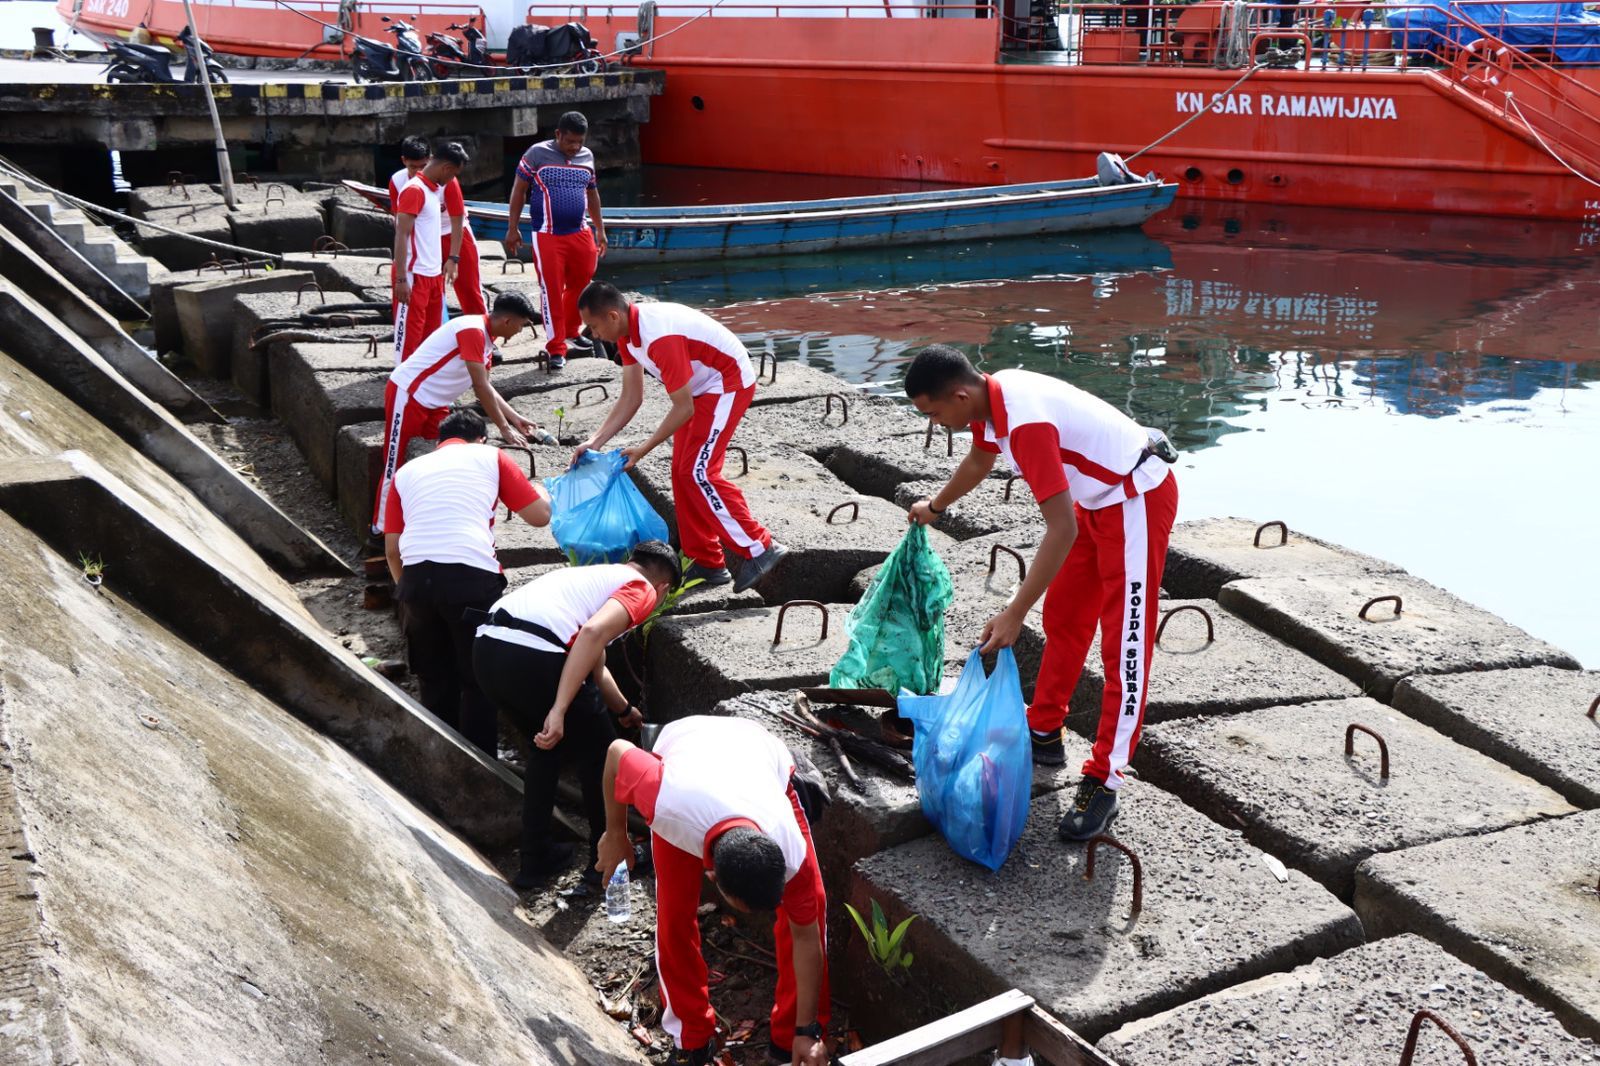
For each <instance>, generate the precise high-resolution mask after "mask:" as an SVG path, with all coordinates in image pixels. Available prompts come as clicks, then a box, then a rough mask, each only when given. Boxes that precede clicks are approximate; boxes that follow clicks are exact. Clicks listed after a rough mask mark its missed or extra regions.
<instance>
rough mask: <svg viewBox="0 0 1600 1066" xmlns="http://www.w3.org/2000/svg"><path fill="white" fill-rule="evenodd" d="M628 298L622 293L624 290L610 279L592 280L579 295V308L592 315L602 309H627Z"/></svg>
mask: <svg viewBox="0 0 1600 1066" xmlns="http://www.w3.org/2000/svg"><path fill="white" fill-rule="evenodd" d="M627 309H628V298H627V297H626V296H624V295H622V290H621V289H619V288H617V287H616V286H615V285H613V284H611V283H610V282H609V281H591V282H589V284H587V285H585V286H584V287H583V292H582V294H581V295H579V297H578V310H580V311H587V312H589V313H590V314H591V315H593V314H598V313H599V312H601V311H626V310H627Z"/></svg>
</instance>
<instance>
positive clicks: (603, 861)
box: [594, 829, 633, 878]
mask: <svg viewBox="0 0 1600 1066" xmlns="http://www.w3.org/2000/svg"><path fill="white" fill-rule="evenodd" d="M595 855H596V860H595V864H594V868H595V869H596V870H599V871H600V872H601V873H602V874H604V875H605V876H606V877H607V878H609V877H610V876H611V875H612V874H613V873H615V872H616V869H617V867H618V866H620V865H622V864H623V863H627V864H628V869H629V870H632V869H633V841H631V840H629V839H628V832H627V830H625V829H607V830H606V831H605V832H604V833H602V834H601V835H600V842H599V843H598V844H596V845H595Z"/></svg>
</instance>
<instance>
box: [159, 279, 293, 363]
mask: <svg viewBox="0 0 1600 1066" xmlns="http://www.w3.org/2000/svg"><path fill="white" fill-rule="evenodd" d="M200 276H201V277H202V278H204V279H206V280H203V281H193V282H190V283H188V284H186V285H180V286H178V287H177V288H175V289H174V290H173V293H172V299H173V308H174V310H175V312H176V313H177V318H178V330H179V335H180V336H181V337H182V342H183V353H184V355H185V356H187V357H188V359H189V361H190V362H192V363H193V364H194V365H195V366H196V367H197V368H198V369H199V371H200V373H201V374H203V375H205V376H206V377H208V378H223V379H226V378H228V377H229V376H230V374H231V370H232V367H231V365H230V364H231V362H232V357H233V326H234V310H233V301H234V300H235V299H236V298H237V297H240V296H243V295H244V294H245V293H251V292H293V291H294V290H295V289H297V288H299V287H300V286H301V285H304V284H306V283H307V282H309V281H312V280H313V279H312V277H311V275H310V274H307V273H304V272H302V271H298V270H272V271H258V272H255V273H253V274H250V275H249V276H245V275H242V274H237V273H235V274H231V275H228V274H222V273H218V272H207V273H205V274H202V275H200Z"/></svg>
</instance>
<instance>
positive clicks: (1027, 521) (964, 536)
mask: <svg viewBox="0 0 1600 1066" xmlns="http://www.w3.org/2000/svg"><path fill="white" fill-rule="evenodd" d="M996 465H998V464H996ZM1007 480H1008V479H1006V478H994V477H990V478H985V479H984V480H983V482H982V484H980V485H979V486H978V487H977V488H975V489H973V490H972V491H971V492H969V493H967V494H966V495H965V496H963V497H961V499H960V500H958V501H957V502H956V503H955V504H953V505H952V506H951V507H950V509H949V510H948V511H946V512H945V513H944V514H943V515H942V516H940V518H939V521H937V522H935V523H934V526H933V528H935V529H937V530H940V531H941V532H944V533H948V534H949V535H950V536H952V537H954V538H955V539H956V540H971V539H972V538H973V537H985V536H988V535H989V534H991V533H1009V534H1011V535H1013V536H1014V537H1017V538H1019V539H1026V540H1028V541H1029V542H1030V543H1038V539H1039V538H1040V537H1042V536H1044V518H1043V517H1041V516H1040V514H1039V505H1038V504H1036V503H1034V501H1033V493H1031V492H1029V491H1028V486H1027V485H1025V484H1023V482H1022V479H1021V478H1018V479H1017V480H1016V482H1015V484H1013V485H1012V486H1011V494H1010V498H1009V499H1008V498H1007V497H1006V482H1007ZM943 487H944V478H940V479H938V480H936V481H908V482H906V483H905V484H902V485H898V486H896V487H895V490H894V497H893V499H894V503H895V506H896V507H903V508H907V509H909V508H910V507H911V505H912V504H914V503H916V502H917V501H918V500H929V499H932V498H933V494H934V493H936V492H938V491H939V490H940V489H941V488H943Z"/></svg>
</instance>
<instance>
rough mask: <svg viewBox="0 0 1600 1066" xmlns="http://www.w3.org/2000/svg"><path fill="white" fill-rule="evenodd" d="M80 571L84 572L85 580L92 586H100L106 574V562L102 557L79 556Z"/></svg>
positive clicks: (83, 554) (81, 553)
mask: <svg viewBox="0 0 1600 1066" xmlns="http://www.w3.org/2000/svg"><path fill="white" fill-rule="evenodd" d="M78 569H80V570H82V571H83V579H84V580H85V581H87V582H88V583H89V584H91V585H99V584H100V580H101V578H102V576H103V575H104V574H105V572H106V564H105V560H103V559H101V558H100V556H98V555H94V556H91V555H89V554H87V553H84V552H80V553H79V554H78Z"/></svg>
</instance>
